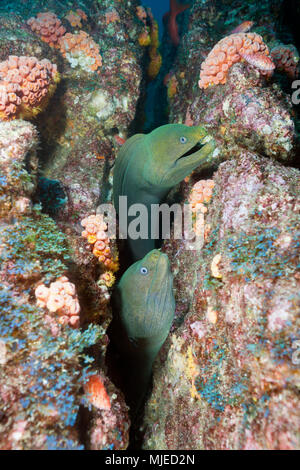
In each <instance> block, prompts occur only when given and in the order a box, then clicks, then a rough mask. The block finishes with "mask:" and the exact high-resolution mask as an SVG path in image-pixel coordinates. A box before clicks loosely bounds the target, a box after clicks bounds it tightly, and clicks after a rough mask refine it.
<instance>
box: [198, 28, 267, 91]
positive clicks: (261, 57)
mask: <svg viewBox="0 0 300 470" xmlns="http://www.w3.org/2000/svg"><path fill="white" fill-rule="evenodd" d="M268 55H269V50H268V47H267V46H266V44H264V42H263V39H262V37H261V36H259V35H258V34H256V33H238V34H231V35H229V36H226V37H225V38H223V39H222V40H221V41H219V42H218V43H217V44H216V45H215V46H214V48H213V49H212V50H211V52H210V53H209V54H208V56H207V58H206V59H205V61H204V62H203V63H202V65H201V72H200V80H199V82H198V85H199V87H200V88H207V87H208V86H210V85H217V84H219V83H221V84H224V83H226V79H227V73H228V70H229V69H230V67H231V66H232V65H233V64H235V63H237V62H241V61H242V60H245V61H247V62H249V63H250V64H251V65H253V66H254V67H256V68H258V69H259V70H260V72H261V73H263V74H264V73H270V72H272V71H273V69H274V68H275V65H274V64H273V62H272V61H271V59H270V58H269V57H268Z"/></svg>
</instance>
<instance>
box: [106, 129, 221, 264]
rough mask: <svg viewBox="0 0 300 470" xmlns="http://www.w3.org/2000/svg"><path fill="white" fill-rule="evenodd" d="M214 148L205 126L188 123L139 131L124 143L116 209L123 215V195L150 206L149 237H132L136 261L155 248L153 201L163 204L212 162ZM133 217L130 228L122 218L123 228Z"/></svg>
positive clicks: (116, 174) (117, 171)
mask: <svg viewBox="0 0 300 470" xmlns="http://www.w3.org/2000/svg"><path fill="white" fill-rule="evenodd" d="M214 148H215V144H214V141H213V139H212V138H211V137H209V136H208V134H207V132H206V130H205V129H204V128H203V127H201V126H195V127H189V126H185V125H184V124H167V125H164V126H161V127H158V128H157V129H155V130H154V131H152V132H150V133H149V134H147V135H145V134H136V135H134V136H132V137H130V138H129V139H128V140H127V141H126V143H125V144H124V145H123V146H122V148H121V150H120V151H119V153H118V156H117V159H116V164H115V168H114V181H113V194H114V205H115V208H116V211H117V213H118V214H119V196H127V204H128V208H129V207H130V206H131V205H132V204H134V203H142V204H144V205H145V206H146V207H147V209H148V236H147V239H141V238H139V239H135V240H133V239H130V237H128V242H129V246H130V249H131V252H132V254H133V257H134V259H135V260H138V259H141V258H143V257H144V256H145V254H146V253H148V252H149V251H150V250H152V249H153V248H155V240H154V239H151V235H150V227H151V210H150V208H151V204H160V203H161V202H162V201H163V199H164V198H165V197H166V195H167V194H168V192H169V191H170V190H171V188H173V187H174V186H175V185H176V184H178V183H179V182H180V181H182V180H183V179H184V178H185V177H186V176H187V175H189V174H190V173H191V172H192V171H193V170H194V169H195V168H197V167H198V166H200V165H203V166H204V165H207V163H209V162H210V161H212V160H213V150H214ZM119 216H120V214H119ZM119 219H121V218H120V217H119ZM133 219H134V217H133V216H132V217H128V221H127V222H126V223H125V224H126V227H124V226H122V224H123V222H121V220H120V231H121V232H123V233H126V230H127V227H128V225H129V224H130V222H131V221H132V220H133ZM152 222H153V221H152ZM124 229H125V230H124Z"/></svg>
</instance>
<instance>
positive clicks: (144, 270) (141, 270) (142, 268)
mask: <svg viewBox="0 0 300 470" xmlns="http://www.w3.org/2000/svg"><path fill="white" fill-rule="evenodd" d="M140 273H141V274H143V276H145V275H146V274H148V269H147V268H145V266H142V267H141V269H140Z"/></svg>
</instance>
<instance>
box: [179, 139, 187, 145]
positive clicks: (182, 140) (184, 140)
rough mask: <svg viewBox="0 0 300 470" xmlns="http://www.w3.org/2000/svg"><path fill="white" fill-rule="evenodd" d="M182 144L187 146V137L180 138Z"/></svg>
mask: <svg viewBox="0 0 300 470" xmlns="http://www.w3.org/2000/svg"><path fill="white" fill-rule="evenodd" d="M179 140H180V143H181V144H185V143H186V142H187V138H186V137H180V139H179Z"/></svg>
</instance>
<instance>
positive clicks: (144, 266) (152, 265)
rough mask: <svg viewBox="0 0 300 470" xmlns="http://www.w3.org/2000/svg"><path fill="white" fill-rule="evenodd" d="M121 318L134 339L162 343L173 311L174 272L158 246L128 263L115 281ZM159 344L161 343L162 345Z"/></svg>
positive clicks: (168, 328) (149, 342)
mask: <svg viewBox="0 0 300 470" xmlns="http://www.w3.org/2000/svg"><path fill="white" fill-rule="evenodd" d="M118 290H119V294H120V296H121V305H122V311H121V320H122V323H123V325H124V327H125V329H126V332H127V335H128V337H129V339H130V340H132V341H133V342H136V341H139V340H145V341H148V344H149V346H151V343H152V342H153V343H154V345H157V344H158V343H161V344H162V343H163V342H164V340H165V338H166V336H167V335H168V333H169V330H170V327H171V324H172V320H173V317H174V311H175V300H174V295H173V276H172V273H171V271H170V264H169V259H168V257H167V255H166V254H164V253H161V252H160V251H159V250H152V251H150V252H149V253H148V254H147V255H146V256H145V257H144V258H143V259H142V260H140V261H137V262H136V263H134V264H133V265H131V266H130V267H129V268H128V269H127V271H126V272H125V273H124V274H123V276H122V278H121V280H120V282H119V284H118ZM161 344H160V346H161Z"/></svg>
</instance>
